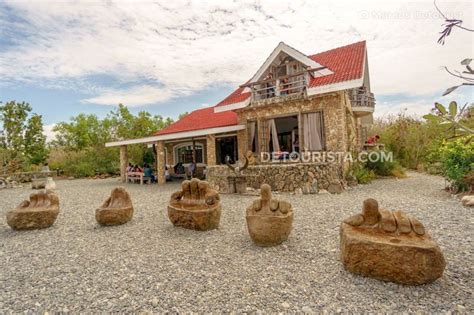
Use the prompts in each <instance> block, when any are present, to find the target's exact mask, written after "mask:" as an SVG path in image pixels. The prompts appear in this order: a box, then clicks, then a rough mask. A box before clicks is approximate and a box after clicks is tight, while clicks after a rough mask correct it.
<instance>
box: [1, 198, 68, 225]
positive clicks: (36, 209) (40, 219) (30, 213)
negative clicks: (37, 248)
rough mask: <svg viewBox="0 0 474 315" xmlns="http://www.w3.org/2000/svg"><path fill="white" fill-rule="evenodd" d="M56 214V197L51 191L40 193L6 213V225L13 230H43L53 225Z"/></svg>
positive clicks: (57, 205) (57, 211) (57, 209)
mask: <svg viewBox="0 0 474 315" xmlns="http://www.w3.org/2000/svg"><path fill="white" fill-rule="evenodd" d="M58 214H59V198H58V196H57V195H56V194H54V193H53V192H51V191H40V192H37V193H34V194H31V195H30V199H29V200H25V201H23V202H22V203H21V204H20V205H19V206H18V207H17V208H16V209H14V210H11V211H8V212H7V223H8V225H9V226H10V227H11V228H12V229H14V230H34V229H44V228H48V227H50V226H51V225H53V223H54V221H56V218H57V216H58Z"/></svg>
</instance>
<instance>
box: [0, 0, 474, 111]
mask: <svg viewBox="0 0 474 315" xmlns="http://www.w3.org/2000/svg"><path fill="white" fill-rule="evenodd" d="M437 2H438V5H439V6H440V7H441V8H442V9H443V10H445V11H446V12H448V13H452V15H453V16H456V17H459V18H462V19H463V20H464V23H465V25H466V26H471V27H472V25H473V23H472V22H473V21H472V20H473V19H472V16H471V12H472V2H471V1H469V0H463V1H446V0H444V1H443V0H438V1H437ZM6 3H7V5H8V6H10V7H12V8H14V9H17V10H19V15H20V16H21V17H22V19H25V20H26V21H28V24H25V23H21V22H11V21H7V20H6V19H3V20H4V21H5V22H1V20H2V16H1V15H5V14H7V13H6V12H0V28H3V29H8V32H9V33H12V32H16V31H17V32H21V34H26V35H25V36H23V35H22V37H19V38H16V40H17V41H18V45H17V46H14V47H11V48H10V49H3V51H1V52H0V80H1V81H3V83H13V84H15V82H18V81H28V82H34V83H37V84H53V85H54V84H56V83H57V82H66V83H67V84H69V86H71V84H73V85H74V84H77V87H78V89H80V88H82V86H83V80H84V79H85V78H87V77H88V76H91V75H103V74H106V75H110V76H113V77H114V78H116V79H117V80H120V81H121V82H127V83H130V82H135V83H136V82H138V81H140V80H142V79H146V82H147V83H146V84H142V85H136V86H135V87H133V88H129V89H128V90H127V89H125V90H123V89H118V88H117V87H116V86H102V87H99V88H98V89H94V88H91V89H90V90H89V91H88V92H90V93H91V94H94V96H92V97H90V98H88V99H87V100H86V101H87V102H91V103H97V104H116V103H118V102H123V103H126V104H127V105H141V104H149V103H159V102H163V101H166V100H168V99H169V98H171V97H177V96H181V95H188V94H189V93H191V92H194V91H198V90H202V89H204V88H206V87H208V86H211V85H222V84H232V85H238V84H241V83H243V82H245V81H246V80H247V79H248V78H249V77H251V76H252V75H253V74H254V73H255V71H256V70H257V69H258V67H259V66H260V65H261V64H262V63H263V62H264V60H265V58H266V57H267V56H268V55H269V54H270V52H271V51H272V49H273V48H274V47H275V46H276V45H277V43H278V42H279V41H285V42H286V43H288V44H290V45H292V46H293V47H295V48H297V49H298V50H300V51H302V52H304V53H307V54H312V53H316V52H319V51H323V50H326V49H329V48H333V47H337V46H340V45H345V44H348V43H352V42H355V41H359V40H362V39H366V40H367V41H368V52H369V65H370V72H371V83H372V90H373V91H374V92H375V93H376V95H377V94H391V93H405V94H409V95H425V94H429V93H435V92H436V93H437V92H439V91H440V90H444V89H445V88H446V87H448V86H450V85H452V84H453V82H455V79H454V78H451V77H449V76H448V75H447V74H446V73H444V71H442V70H440V66H443V65H448V66H457V64H458V62H459V61H460V60H462V59H463V58H465V57H467V56H470V55H472V48H471V47H472V46H473V39H472V34H471V33H468V32H463V31H461V30H458V29H455V30H454V31H453V34H452V35H451V36H450V37H449V38H448V39H447V44H446V45H445V46H440V45H438V44H436V40H437V37H438V35H439V34H438V32H439V31H440V30H441V24H442V22H443V21H442V20H441V19H440V18H439V16H437V13H436V11H435V9H434V7H433V3H432V1H431V0H423V1H416V2H413V1H391V2H386V1H383V2H382V1H368V0H362V1H341V2H337V3H335V2H334V1H333V2H325V3H321V2H317V1H297V0H291V1H290V0H288V1H258V2H256V1H233V2H230V1H204V2H202V1H199V2H198V1H195V2H194V1H192V2H190V1H181V0H176V1H171V2H170V1H157V2H151V1H141V2H132V1H115V2H114V1H107V2H102V3H95V2H94V3H91V2H89V1H82V2H77V1H74V2H72V1H71V2H57V1H50V2H43V1H41V2H40V1H38V2H36V1H24V2H23V1H7V2H6ZM0 10H1V9H0ZM71 82H72V83H71ZM149 82H157V85H156V86H153V85H152V84H150V83H149ZM81 84H82V85H81ZM217 101H219V100H216V102H217Z"/></svg>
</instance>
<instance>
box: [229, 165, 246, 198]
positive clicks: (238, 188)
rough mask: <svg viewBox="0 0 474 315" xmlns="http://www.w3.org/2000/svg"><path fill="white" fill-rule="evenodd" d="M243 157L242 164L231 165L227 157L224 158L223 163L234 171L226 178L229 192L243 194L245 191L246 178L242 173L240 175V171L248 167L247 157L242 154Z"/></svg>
mask: <svg viewBox="0 0 474 315" xmlns="http://www.w3.org/2000/svg"><path fill="white" fill-rule="evenodd" d="M244 159H245V162H244V165H242V166H240V165H237V166H233V165H232V164H230V162H229V157H227V158H226V159H225V164H226V165H227V167H229V168H230V169H231V170H232V172H233V173H234V175H233V176H229V177H228V178H227V182H228V185H229V192H230V193H237V194H244V193H245V192H247V178H246V177H245V176H244V175H242V171H244V170H246V169H247V168H248V166H249V159H248V158H247V157H246V156H244Z"/></svg>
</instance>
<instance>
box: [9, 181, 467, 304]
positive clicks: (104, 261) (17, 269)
mask: <svg viewBox="0 0 474 315" xmlns="http://www.w3.org/2000/svg"><path fill="white" fill-rule="evenodd" d="M57 184H58V194H59V197H60V202H61V212H60V214H59V217H58V219H57V221H56V223H55V224H54V225H53V227H51V228H49V229H45V230H37V231H25V232H14V231H12V230H11V229H10V228H9V227H8V226H7V224H6V220H5V213H6V211H7V210H9V209H12V208H14V207H15V206H17V205H18V204H19V203H20V202H21V201H22V200H23V199H24V198H27V196H28V195H29V194H30V193H31V190H30V189H29V187H24V188H20V189H14V190H3V191H0V200H1V204H0V212H1V216H0V266H1V271H0V313H10V312H23V311H28V310H30V311H33V312H43V311H50V312H51V311H70V312H74V313H75V312H79V311H81V312H119V311H120V312H130V311H137V312H138V311H141V312H159V311H173V312H185V311H214V312H228V311H236V312H255V311H257V312H259V311H263V312H297V311H300V312H301V311H304V312H318V313H319V312H323V311H326V312H330V313H333V312H359V313H360V312H368V311H372V312H429V313H432V312H446V311H451V312H456V311H459V312H461V313H473V312H474V304H473V299H474V297H473V291H474V274H473V265H474V261H473V242H472V236H473V232H472V231H473V218H474V216H473V215H472V209H469V208H465V207H462V206H461V204H460V202H458V201H457V200H455V199H453V198H451V197H450V196H448V195H447V194H445V193H444V192H443V191H442V188H443V187H444V180H443V179H442V178H440V177H435V176H428V175H421V174H417V173H410V174H409V177H408V178H406V179H403V180H396V179H383V180H377V181H374V182H373V183H372V184H369V185H362V186H359V187H357V188H355V189H352V190H348V191H346V192H344V193H343V194H341V195H327V194H321V195H289V194H282V195H281V196H279V197H280V198H283V199H286V200H288V201H290V202H291V203H292V204H293V207H294V209H295V221H294V230H293V232H292V234H291V235H290V238H289V240H288V242H286V243H284V245H282V246H278V247H273V248H259V247H256V246H254V245H253V244H252V242H251V240H250V238H249V236H248V234H247V229H246V223H245V217H244V214H245V207H246V206H247V205H249V204H250V203H251V201H252V200H253V199H254V197H251V196H231V195H222V209H223V210H222V217H221V224H220V228H219V230H214V231H210V232H195V231H190V230H185V229H181V228H174V227H173V226H172V225H171V223H170V222H169V221H168V218H167V214H166V206H167V202H168V199H169V196H170V194H171V192H173V191H175V190H177V188H178V184H177V183H172V184H167V185H166V186H164V187H158V186H139V185H133V184H129V185H127V186H126V188H127V190H128V191H129V192H130V194H131V196H132V199H133V202H134V207H135V215H134V218H133V220H132V221H131V222H129V223H127V224H125V225H122V226H117V227H99V226H98V225H97V224H96V222H95V218H94V211H95V208H96V207H97V206H99V205H100V204H101V203H102V202H103V200H105V198H106V197H107V195H108V194H109V193H110V191H111V190H112V188H114V187H115V186H116V185H118V182H117V180H116V179H107V180H72V181H67V180H65V181H58V182H57ZM369 197H373V198H376V199H378V201H379V203H380V205H381V206H382V207H384V208H388V209H392V210H395V209H403V210H405V211H407V212H409V213H410V214H413V215H415V216H416V217H418V219H420V221H421V222H423V223H424V225H425V226H426V227H427V229H428V231H429V232H430V233H431V234H432V235H433V236H434V238H435V239H437V241H438V243H439V244H440V246H441V248H442V250H443V251H444V255H445V258H446V261H447V267H446V270H445V273H444V276H443V277H442V278H441V279H438V280H437V281H436V282H434V283H432V284H429V285H423V286H417V287H409V286H403V285H397V284H394V283H388V282H382V281H378V280H374V279H369V278H364V277H360V276H355V275H352V274H350V273H348V272H346V271H345V270H344V269H343V267H342V265H341V262H340V261H339V258H338V255H339V223H340V222H341V220H342V219H344V218H345V217H347V216H349V215H351V214H354V213H356V212H359V211H360V209H361V205H362V201H363V200H364V199H365V198H369Z"/></svg>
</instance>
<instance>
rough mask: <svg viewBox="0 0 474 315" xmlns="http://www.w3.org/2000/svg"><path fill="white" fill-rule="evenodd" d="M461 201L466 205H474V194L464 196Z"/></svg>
mask: <svg viewBox="0 0 474 315" xmlns="http://www.w3.org/2000/svg"><path fill="white" fill-rule="evenodd" d="M461 202H462V205H463V206H465V207H474V195H471V196H464V197H462V199H461Z"/></svg>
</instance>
